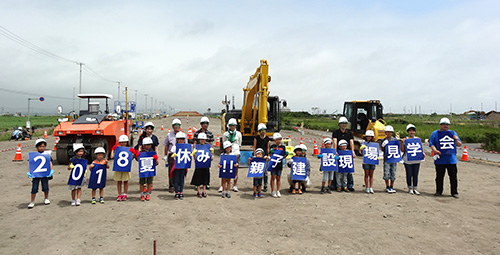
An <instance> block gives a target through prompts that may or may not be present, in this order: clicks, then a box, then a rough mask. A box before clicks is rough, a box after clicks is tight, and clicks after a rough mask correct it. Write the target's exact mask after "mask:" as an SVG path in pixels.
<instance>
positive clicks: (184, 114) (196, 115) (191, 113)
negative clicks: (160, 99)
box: [172, 111, 203, 117]
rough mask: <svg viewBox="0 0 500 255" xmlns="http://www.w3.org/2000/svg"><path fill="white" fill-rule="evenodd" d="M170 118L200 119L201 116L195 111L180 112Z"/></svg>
mask: <svg viewBox="0 0 500 255" xmlns="http://www.w3.org/2000/svg"><path fill="white" fill-rule="evenodd" d="M172 116H174V117H181V116H190V117H202V116H203V115H202V114H201V113H199V112H197V111H180V112H177V113H176V114H174V115H172Z"/></svg>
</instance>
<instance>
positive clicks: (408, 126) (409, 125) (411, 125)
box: [406, 124, 417, 131]
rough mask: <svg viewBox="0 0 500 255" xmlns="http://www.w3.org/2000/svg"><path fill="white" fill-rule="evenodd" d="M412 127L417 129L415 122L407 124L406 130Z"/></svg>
mask: <svg viewBox="0 0 500 255" xmlns="http://www.w3.org/2000/svg"><path fill="white" fill-rule="evenodd" d="M410 128H413V129H415V130H417V128H416V127H415V125H413V124H408V125H407V126H406V131H408V130H409V129H410Z"/></svg>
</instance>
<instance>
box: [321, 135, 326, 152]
mask: <svg viewBox="0 0 500 255" xmlns="http://www.w3.org/2000/svg"><path fill="white" fill-rule="evenodd" d="M324 148H325V137H324V136H323V142H322V143H321V149H324Z"/></svg>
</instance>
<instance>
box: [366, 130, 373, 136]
mask: <svg viewBox="0 0 500 255" xmlns="http://www.w3.org/2000/svg"><path fill="white" fill-rule="evenodd" d="M365 136H375V133H374V132H373V130H366V132H365Z"/></svg>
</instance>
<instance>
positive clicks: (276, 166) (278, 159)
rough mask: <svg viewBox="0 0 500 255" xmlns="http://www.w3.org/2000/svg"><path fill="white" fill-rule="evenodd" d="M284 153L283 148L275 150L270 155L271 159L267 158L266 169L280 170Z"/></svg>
mask: <svg viewBox="0 0 500 255" xmlns="http://www.w3.org/2000/svg"><path fill="white" fill-rule="evenodd" d="M285 155H286V154H285V151H284V150H275V151H274V153H273V155H271V159H269V164H267V171H272V170H282V169H283V159H284V158H285Z"/></svg>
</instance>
